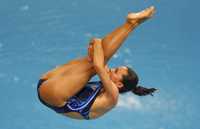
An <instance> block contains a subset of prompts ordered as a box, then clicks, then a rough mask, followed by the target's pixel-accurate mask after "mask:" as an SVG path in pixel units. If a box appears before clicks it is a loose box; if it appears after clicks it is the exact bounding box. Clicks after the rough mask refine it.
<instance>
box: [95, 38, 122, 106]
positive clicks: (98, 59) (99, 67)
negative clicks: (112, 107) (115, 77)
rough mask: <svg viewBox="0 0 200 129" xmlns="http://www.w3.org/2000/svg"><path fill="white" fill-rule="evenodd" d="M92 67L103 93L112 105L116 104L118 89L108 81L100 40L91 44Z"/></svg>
mask: <svg viewBox="0 0 200 129" xmlns="http://www.w3.org/2000/svg"><path fill="white" fill-rule="evenodd" d="M93 50H94V51H93V65H94V68H95V70H96V73H97V74H98V76H99V77H100V79H101V81H102V83H103V86H104V88H105V92H106V94H107V95H108V97H109V98H110V100H111V101H112V102H113V103H117V100H118V89H117V87H116V86H115V84H114V83H113V82H112V80H111V79H110V76H109V74H108V72H107V71H106V68H105V65H104V53H103V48H102V44H101V40H99V39H95V41H94V44H93Z"/></svg>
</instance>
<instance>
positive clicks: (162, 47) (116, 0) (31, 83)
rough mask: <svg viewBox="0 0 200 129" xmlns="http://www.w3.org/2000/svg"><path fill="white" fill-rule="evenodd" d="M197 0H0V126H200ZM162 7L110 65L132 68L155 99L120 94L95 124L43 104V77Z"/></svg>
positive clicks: (52, 128)
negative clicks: (94, 41)
mask: <svg viewBox="0 0 200 129" xmlns="http://www.w3.org/2000/svg"><path fill="white" fill-rule="evenodd" d="M199 4H200V2H199V1H197V0H193V1H192V0H173V1H169V0H123V1H122V0H6V1H5V0H4V1H3V0H0V88H1V89H0V102H1V106H0V129H88V128H90V129H199V128H200V127H199V124H198V122H199V120H200V115H199V113H200V112H199V105H200V101H199V97H200V95H199V91H200V86H199V82H200V78H199V73H200V68H199V66H200V60H199V55H200V52H199V49H200V44H199V36H198V35H199V29H200V27H199V23H200V17H199V10H198V8H199ZM150 5H155V7H156V8H157V12H156V14H155V16H154V18H153V19H151V20H149V21H148V22H146V23H144V24H143V25H141V26H140V27H139V28H137V29H136V30H135V32H134V33H133V34H132V35H130V36H129V38H128V40H126V43H125V44H124V45H123V46H122V48H120V50H119V51H118V53H117V54H116V55H115V56H114V58H113V59H112V61H111V62H110V66H118V65H129V66H132V67H133V68H134V69H135V70H136V71H137V73H138V74H139V76H140V84H142V85H145V86H153V87H157V88H159V89H160V92H159V93H158V94H156V95H155V96H154V97H151V96H147V97H138V96H135V95H132V94H126V95H123V96H121V98H120V101H119V105H118V106H117V107H116V108H115V109H113V110H112V111H111V112H109V113H107V114H106V115H104V116H103V117H101V118H99V119H96V120H91V121H79V120H73V119H69V118H67V117H63V116H61V115H58V114H56V113H54V112H53V111H52V110H50V109H48V108H46V107H45V106H43V105H42V104H41V103H40V102H39V101H38V99H37V94H36V84H37V81H38V78H39V77H40V75H41V74H42V73H44V72H46V71H48V70H50V69H52V68H54V67H55V66H56V65H60V64H64V63H65V62H67V61H69V60H70V59H74V58H76V57H80V56H82V55H84V54H86V51H87V44H88V42H89V40H90V39H91V38H92V37H100V38H102V37H103V36H105V35H106V34H107V33H109V32H111V31H112V30H113V29H114V28H116V27H117V26H119V25H121V24H122V23H123V22H124V21H125V18H126V15H127V13H128V12H131V11H140V10H142V9H144V8H146V7H148V6H150Z"/></svg>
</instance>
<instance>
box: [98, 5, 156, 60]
mask: <svg viewBox="0 0 200 129" xmlns="http://www.w3.org/2000/svg"><path fill="white" fill-rule="evenodd" d="M154 12H155V8H154V7H150V8H147V9H145V10H143V11H141V12H138V13H129V14H128V16H127V20H126V22H125V23H124V24H123V25H122V26H120V27H118V28H117V29H115V30H114V31H113V32H111V33H109V34H108V35H106V36H105V37H104V38H103V40H102V43H103V49H104V55H105V59H106V61H108V60H109V59H110V58H111V57H112V55H113V54H114V53H115V52H116V51H117V50H118V48H119V47H120V46H121V45H122V44H123V43H124V42H123V41H124V40H125V39H126V38H127V37H128V35H129V34H130V33H131V32H132V31H133V30H134V29H135V28H136V27H137V26H138V25H139V24H141V23H142V22H144V21H145V20H147V19H149V18H150V17H152V15H153V14H154Z"/></svg>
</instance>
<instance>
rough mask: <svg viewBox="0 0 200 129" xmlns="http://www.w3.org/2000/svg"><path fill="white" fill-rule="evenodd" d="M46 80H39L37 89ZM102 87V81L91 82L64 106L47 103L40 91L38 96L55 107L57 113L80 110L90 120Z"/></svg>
mask: <svg viewBox="0 0 200 129" xmlns="http://www.w3.org/2000/svg"><path fill="white" fill-rule="evenodd" d="M44 81H45V80H42V79H41V80H39V82H38V85H37V91H38V89H39V87H40V86H41V84H42V83H43V82H44ZM101 88H102V83H101V82H100V81H96V82H89V83H88V84H87V85H86V86H85V87H84V88H83V89H82V90H81V91H80V92H78V93H77V94H76V95H75V96H72V97H71V98H70V99H69V100H68V101H67V102H66V104H65V105H64V106H62V107H56V106H51V105H49V104H47V103H46V102H44V101H43V100H42V99H41V98H40V95H39V92H38V98H39V100H40V101H41V102H42V103H43V104H44V105H46V106H47V107H49V108H51V109H53V110H54V111H56V112H57V113H68V112H78V113H80V114H81V115H82V116H83V117H84V119H87V120H88V119H89V112H90V108H91V106H92V104H93V102H94V101H95V99H96V97H97V96H98V93H99V92H100V90H101Z"/></svg>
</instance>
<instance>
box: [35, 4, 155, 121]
mask: <svg viewBox="0 0 200 129" xmlns="http://www.w3.org/2000/svg"><path fill="white" fill-rule="evenodd" d="M154 11H155V9H154V8H153V7H150V8H148V9H146V10H144V11H142V12H139V13H136V14H135V13H130V14H129V15H128V17H127V21H126V22H125V24H124V25H122V26H121V27H119V28H117V29H116V30H115V31H113V32H112V33H110V34H108V35H107V36H106V37H105V38H103V39H102V40H101V39H94V40H92V41H91V45H90V47H92V49H89V50H88V51H89V55H88V56H86V57H83V58H80V59H75V60H72V61H70V62H68V63H66V64H64V65H61V66H59V67H57V68H55V69H53V70H51V71H49V72H47V73H45V74H43V75H42V76H41V78H40V79H41V80H43V81H42V83H40V85H39V87H38V93H39V97H40V99H41V100H42V101H44V102H45V103H47V104H48V105H50V106H54V107H63V106H64V105H66V103H67V102H68V100H70V98H71V97H73V96H74V95H76V94H77V93H78V92H80V91H81V89H83V88H84V87H85V86H86V85H87V84H88V81H89V80H90V79H91V77H93V76H94V75H95V74H97V75H98V76H99V77H100V79H101V83H97V84H96V85H100V86H101V88H100V90H99V91H98V95H96V97H95V99H94V101H93V102H92V105H91V107H90V108H89V114H88V116H89V119H94V118H97V117H100V116H102V115H103V114H105V113H106V112H108V111H109V110H111V109H112V108H113V107H114V106H115V105H116V104H117V101H118V96H119V89H120V88H122V87H123V84H122V81H121V80H122V77H123V76H124V75H126V74H128V69H127V67H124V66H122V67H119V68H115V69H109V68H108V66H106V65H104V64H106V63H107V62H108V60H109V59H110V58H111V57H112V55H113V54H114V53H115V52H116V51H117V49H118V48H119V47H120V46H121V44H122V43H123V41H124V40H125V39H126V38H127V36H128V35H129V33H130V32H132V31H133V29H134V28H135V27H136V26H138V25H139V24H140V23H142V22H143V21H144V20H146V19H149V18H150V17H151V16H152V15H153V13H154ZM62 114H63V115H66V116H68V117H71V118H75V119H83V118H84V117H83V115H81V114H80V113H79V112H66V113H65V112H62Z"/></svg>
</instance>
